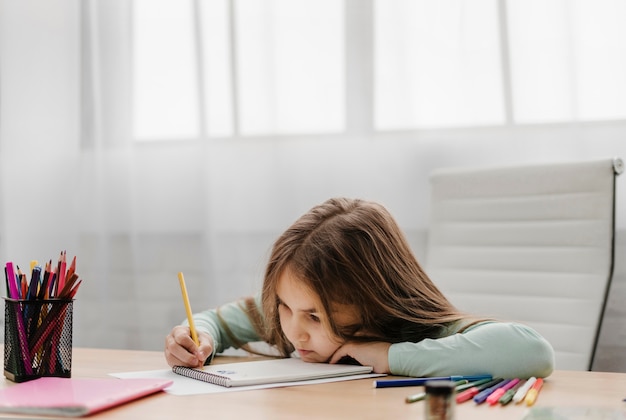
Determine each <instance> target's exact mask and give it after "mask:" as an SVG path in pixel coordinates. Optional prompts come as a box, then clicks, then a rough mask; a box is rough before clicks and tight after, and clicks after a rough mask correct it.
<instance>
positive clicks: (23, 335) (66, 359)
mask: <svg viewBox="0 0 626 420" xmlns="http://www.w3.org/2000/svg"><path fill="white" fill-rule="evenodd" d="M4 303H5V305H4V323H5V326H4V376H6V377H7V378H8V379H10V380H11V381H14V382H25V381H29V380H31V379H36V378H40V377H42V376H57V377H63V378H69V377H71V375H72V315H73V300H65V299H49V300H22V299H20V300H16V299H9V298H5V299H4Z"/></svg>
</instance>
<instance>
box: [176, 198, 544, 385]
mask: <svg viewBox="0 0 626 420" xmlns="http://www.w3.org/2000/svg"><path fill="white" fill-rule="evenodd" d="M194 324H195V326H196V329H197V330H198V336H199V341H200V345H199V346H196V344H195V343H194V341H193V340H192V339H191V337H190V331H189V327H188V326H186V325H180V326H177V327H175V328H174V329H173V330H172V331H171V333H170V334H169V335H168V336H167V338H166V341H165V358H166V360H167V362H168V364H169V365H170V366H174V365H183V366H193V367H197V366H201V365H203V364H208V363H209V362H210V361H211V359H212V357H213V355H214V354H215V353H219V352H222V351H224V350H225V349H227V348H229V347H235V348H240V347H243V348H246V349H249V348H248V347H247V346H246V344H247V343H251V342H255V341H265V342H267V343H268V344H270V345H272V346H274V347H275V348H276V349H277V350H278V352H279V353H280V354H281V355H282V356H283V357H289V356H290V355H292V354H293V353H294V352H295V355H296V356H297V357H300V358H301V359H302V360H304V361H306V362H324V363H337V362H344V361H345V360H346V359H347V358H348V359H350V361H351V362H354V361H356V362H358V363H360V364H362V365H368V366H373V368H374V372H378V373H389V374H393V375H403V376H443V375H470V374H491V375H493V376H494V377H504V378H514V377H517V378H528V377H530V376H536V377H546V376H548V375H550V373H551V372H552V370H553V366H554V351H553V349H552V347H551V346H550V344H549V343H548V342H547V341H546V340H545V339H544V338H543V337H541V336H540V335H539V334H538V333H537V332H536V331H534V330H533V329H531V328H529V327H527V326H524V325H521V324H518V323H512V322H497V321H494V320H486V319H477V318H473V317H471V316H469V315H467V314H464V313H462V312H460V311H458V310H457V309H456V308H455V307H454V306H452V304H451V303H450V302H449V301H448V300H447V299H446V298H445V296H444V295H443V294H442V293H441V292H440V291H439V289H437V287H436V286H435V285H434V284H433V282H432V281H431V280H430V278H429V277H428V276H427V275H426V273H425V272H424V271H423V270H422V267H421V266H420V264H419V263H418V262H417V260H416V258H415V256H414V255H413V253H412V252H411V249H410V247H409V245H408V242H407V241H406V239H405V237H404V235H403V234H402V232H401V230H400V228H399V226H398V225H397V223H396V222H395V220H394V219H393V217H392V216H391V215H390V214H389V212H388V211H387V210H386V209H385V208H384V207H383V206H381V205H379V204H376V203H373V202H368V201H363V200H351V199H346V198H335V199H330V200H328V201H326V202H325V203H323V204H321V205H318V206H316V207H314V208H312V209H311V210H310V211H309V212H308V213H306V214H304V215H303V216H302V217H300V218H299V219H298V220H297V221H296V222H295V223H294V224H293V225H292V226H291V227H290V228H289V229H287V231H285V232H284V233H283V234H282V235H281V236H280V237H279V238H278V240H277V241H276V243H275V244H274V247H273V249H272V254H271V256H270V260H269V263H268V265H267V269H266V273H265V280H264V284H263V290H262V293H261V294H260V296H256V297H254V298H248V299H244V300H241V301H238V302H233V303H230V304H227V305H224V306H222V307H220V308H219V309H217V310H207V311H204V312H201V313H198V314H195V315H194Z"/></svg>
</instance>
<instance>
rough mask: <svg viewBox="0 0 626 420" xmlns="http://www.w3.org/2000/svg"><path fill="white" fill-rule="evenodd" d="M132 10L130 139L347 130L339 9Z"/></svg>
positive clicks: (150, 6)
mask: <svg viewBox="0 0 626 420" xmlns="http://www.w3.org/2000/svg"><path fill="white" fill-rule="evenodd" d="M134 3H135V7H134V10H133V22H134V25H133V27H134V32H133V33H134V35H133V43H134V47H135V52H134V57H133V58H134V82H135V83H134V85H135V89H134V112H135V117H134V121H135V125H134V135H135V137H136V138H137V139H155V138H160V137H163V138H174V137H179V138H188V137H200V136H211V137H219V136H233V135H268V134H291V133H320V132H338V131H341V130H343V129H344V120H345V117H344V114H345V99H344V91H345V88H344V86H345V81H344V78H345V70H344V42H343V33H344V28H343V22H344V18H343V10H344V9H343V3H342V2H340V1H336V0H298V1H293V0H238V1H236V2H232V3H231V2H230V1H228V0H200V1H198V2H197V5H198V10H196V9H194V4H193V3H192V2H191V1H190V0H187V1H181V0H135V2H134ZM194 16H198V18H197V19H196V18H194Z"/></svg>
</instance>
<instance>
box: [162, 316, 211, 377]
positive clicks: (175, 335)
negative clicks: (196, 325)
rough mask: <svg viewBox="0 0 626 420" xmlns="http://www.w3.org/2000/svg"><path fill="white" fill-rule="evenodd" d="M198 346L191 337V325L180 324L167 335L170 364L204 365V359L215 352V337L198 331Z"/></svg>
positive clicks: (166, 348)
mask: <svg viewBox="0 0 626 420" xmlns="http://www.w3.org/2000/svg"><path fill="white" fill-rule="evenodd" d="M198 341H200V345H199V346H196V343H194V341H193V339H192V338H191V332H190V331H189V327H186V326H183V325H179V326H177V327H174V328H173V329H172V331H171V332H170V333H169V334H168V336H167V337H165V360H166V361H167V364H169V365H170V366H188V367H202V366H203V365H204V361H205V360H206V359H207V357H209V356H210V355H211V354H212V353H213V338H211V336H210V335H209V334H207V333H205V332H200V331H198Z"/></svg>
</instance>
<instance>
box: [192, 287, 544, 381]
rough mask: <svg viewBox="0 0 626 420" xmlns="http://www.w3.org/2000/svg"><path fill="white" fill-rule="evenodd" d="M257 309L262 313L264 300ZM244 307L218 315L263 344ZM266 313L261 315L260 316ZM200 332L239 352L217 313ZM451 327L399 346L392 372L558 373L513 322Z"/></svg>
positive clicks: (540, 341)
mask: <svg viewBox="0 0 626 420" xmlns="http://www.w3.org/2000/svg"><path fill="white" fill-rule="evenodd" d="M256 304H257V307H258V308H259V311H261V306H260V296H257V297H256ZM243 307H244V306H243V303H242V302H232V303H229V304H226V305H223V306H221V307H220V315H221V317H222V319H223V320H224V321H225V322H226V323H227V325H228V327H229V328H230V330H231V332H232V334H233V335H234V336H235V337H237V339H238V340H240V342H242V343H251V342H257V341H259V340H260V338H259V336H258V335H257V333H256V332H255V330H254V328H253V326H252V324H251V322H250V320H249V318H248V316H247V315H246V313H245V311H244V310H243ZM261 313H262V312H261ZM194 323H195V326H196V329H197V330H199V331H204V332H206V333H208V334H209V335H210V336H211V337H213V340H214V344H215V349H214V354H215V353H221V352H223V351H224V350H226V349H228V348H231V347H235V348H236V344H235V343H233V342H232V341H231V340H230V339H229V337H228V335H227V334H226V332H225V331H224V328H223V327H222V326H221V324H220V322H219V320H218V317H217V311H216V310H215V309H211V310H207V311H204V312H200V313H197V314H194ZM462 327H463V323H462V322H459V323H453V324H451V325H450V326H449V327H448V328H447V329H445V330H444V331H443V332H442V334H441V336H440V337H439V338H436V339H425V340H422V341H420V342H418V343H411V342H406V343H395V344H392V345H391V347H390V348H389V356H388V357H389V369H390V371H391V372H390V373H391V374H393V375H401V376H449V375H470V374H491V375H492V376H494V377H503V378H528V377H531V376H536V377H544V378H545V377H547V376H549V375H550V374H551V373H552V371H553V369H554V350H553V349H552V346H551V345H550V344H549V343H548V342H547V341H546V340H545V339H544V338H543V337H542V336H541V335H539V334H538V333H537V332H536V331H535V330H533V329H532V328H530V327H528V326H526V325H523V324H519V323H514V322H496V321H485V322H482V323H479V324H476V325H473V326H471V327H469V328H467V329H465V330H464V331H463V332H461V333H459V330H461V329H462Z"/></svg>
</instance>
